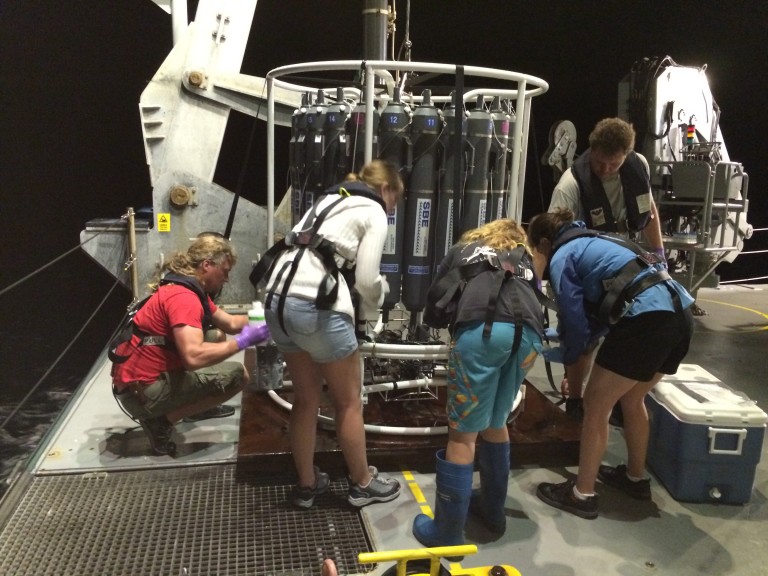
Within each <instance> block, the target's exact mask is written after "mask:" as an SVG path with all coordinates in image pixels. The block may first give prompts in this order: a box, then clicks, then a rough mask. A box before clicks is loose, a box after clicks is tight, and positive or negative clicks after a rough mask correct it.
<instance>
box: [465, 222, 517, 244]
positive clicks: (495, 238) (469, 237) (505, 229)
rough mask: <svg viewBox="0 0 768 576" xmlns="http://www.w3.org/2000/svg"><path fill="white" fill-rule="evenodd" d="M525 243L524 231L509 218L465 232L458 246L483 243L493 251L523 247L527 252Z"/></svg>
mask: <svg viewBox="0 0 768 576" xmlns="http://www.w3.org/2000/svg"><path fill="white" fill-rule="evenodd" d="M525 241H526V236H525V230H523V228H522V227H521V226H520V225H519V224H518V223H517V222H515V221H514V220H511V219H510V218H500V219H498V220H492V221H491V222H488V223H487V224H483V225H482V226H480V227H479V228H474V229H472V230H467V231H466V232H464V234H462V235H461V238H459V243H460V244H469V243H470V242H483V243H485V245H486V246H488V247H489V248H493V249H494V250H512V249H514V248H515V247H517V246H524V247H525V248H526V250H527V249H528V247H527V246H526V243H525Z"/></svg>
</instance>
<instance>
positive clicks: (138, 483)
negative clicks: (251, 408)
mask: <svg viewBox="0 0 768 576" xmlns="http://www.w3.org/2000/svg"><path fill="white" fill-rule="evenodd" d="M267 482H269V485H268V484H267ZM291 488H292V481H291V480H290V479H288V478H274V477H272V478H264V479H258V480H253V481H251V480H249V481H243V480H242V479H236V477H235V466H234V465H211V466H203V467H197V468H166V469H160V470H148V471H130V472H109V473H95V474H85V475H83V474H78V475H75V474H70V475H55V476H37V477H35V478H33V479H32V483H31V486H30V488H29V490H28V491H27V493H26V494H25V495H24V497H23V498H22V499H21V501H20V502H19V504H18V506H17V507H16V510H15V512H14V514H13V516H12V517H11V518H10V519H9V521H8V523H7V524H6V525H5V527H4V528H3V530H2V532H1V533H0V559H1V560H0V572H2V573H4V574H14V575H18V576H22V575H27V574H29V575H32V574H34V575H38V576H39V575H44V574H58V575H60V574H67V575H69V574H71V575H77V576H82V575H88V574H94V575H95V574H98V575H103V576H108V575H112V574H115V575H118V574H119V575H125V574H147V575H150V574H157V575H162V576H176V575H180V574H187V575H189V576H195V575H203V574H215V575H221V576H224V575H227V574H259V575H274V576H278V575H286V576H287V575H299V574H301V575H303V574H319V571H320V570H319V568H320V564H321V563H322V561H323V559H324V558H328V557H330V558H334V559H335V560H336V563H337V565H338V567H339V571H340V573H361V572H367V571H370V570H371V569H372V568H373V567H372V566H370V565H367V566H362V567H361V566H360V565H358V564H357V553H358V552H366V551H371V547H370V544H369V539H368V537H367V534H366V530H365V526H364V523H363V521H362V518H361V515H360V513H359V511H358V510H356V509H354V508H352V507H351V506H350V505H349V504H347V502H346V494H347V490H348V484H347V481H346V480H345V479H340V480H334V481H333V482H332V483H331V488H330V490H329V493H328V494H325V495H323V496H320V497H318V498H317V499H316V501H315V505H314V506H313V507H312V508H311V509H309V510H297V509H295V508H292V507H291V506H290V505H289V501H288V497H289V494H290V490H291Z"/></svg>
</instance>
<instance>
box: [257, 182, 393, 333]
mask: <svg viewBox="0 0 768 576" xmlns="http://www.w3.org/2000/svg"><path fill="white" fill-rule="evenodd" d="M323 194H324V196H325V195H329V194H337V195H338V197H337V198H336V199H335V200H334V201H333V202H331V203H330V204H328V206H326V207H325V208H324V209H323V210H322V212H320V213H319V214H317V215H316V214H315V211H316V208H317V205H318V203H319V199H318V201H317V202H315V204H314V205H313V206H312V208H311V211H310V213H309V216H308V217H307V218H306V222H307V227H306V228H304V229H303V230H299V231H291V232H289V233H288V234H287V235H286V236H285V238H283V239H281V240H279V241H277V242H276V243H275V244H274V245H272V247H271V248H269V250H267V251H266V252H265V253H264V255H263V256H262V257H261V259H260V260H259V261H258V262H257V263H256V265H254V267H253V270H251V274H250V276H249V277H248V278H249V280H250V281H251V284H253V286H254V287H255V288H258V286H259V283H260V282H262V281H264V282H266V281H268V280H269V278H270V277H271V276H272V274H273V273H274V269H275V266H276V264H277V261H278V259H279V257H280V255H281V254H282V253H283V252H285V251H287V250H298V251H299V252H298V254H297V255H296V257H295V258H294V259H293V260H291V261H288V262H285V263H284V264H283V266H282V268H281V269H280V270H279V271H278V272H277V273H278V277H277V280H276V282H275V285H277V284H279V283H280V279H281V278H282V276H283V274H285V273H286V272H287V274H288V276H287V277H286V279H285V282H284V283H283V289H282V291H281V293H280V301H279V303H278V307H277V314H278V320H279V321H280V326H281V327H282V328H283V329H285V326H284V324H283V308H284V307H285V297H286V296H287V295H288V287H289V286H290V284H291V281H292V280H293V277H294V276H295V275H296V272H297V270H298V268H299V262H300V261H301V258H302V257H303V256H304V254H305V253H306V252H307V250H309V251H310V252H312V253H313V254H315V256H317V257H318V258H319V259H320V261H321V262H322V263H323V267H324V268H325V276H324V277H323V279H322V280H321V282H320V286H319V288H318V290H317V297H316V299H315V306H317V308H318V309H320V310H328V309H330V308H331V306H333V303H334V302H336V298H337V297H338V294H339V266H338V265H337V263H336V258H335V256H336V244H334V243H333V242H332V241H330V240H328V239H327V238H325V237H324V236H323V235H322V234H320V233H319V230H320V226H321V225H322V223H323V221H324V220H325V218H326V216H328V213H329V212H330V211H331V209H333V208H334V207H335V206H336V205H337V204H338V203H339V202H341V201H342V200H344V199H345V198H348V197H349V196H363V197H365V198H369V199H370V200H374V201H375V202H376V203H377V204H379V205H380V206H381V208H382V210H384V211H385V212H386V209H387V208H386V205H385V204H384V201H383V200H382V199H381V197H380V196H378V195H377V194H376V193H374V192H373V190H372V189H371V188H370V187H369V186H367V185H366V184H364V183H363V182H359V181H350V182H342V183H341V184H336V185H335V186H332V187H331V188H328V189H327V190H326V191H325V192H324V193H323ZM347 270H349V269H347ZM349 276H350V277H349V278H348V280H349V282H348V285H349V286H350V288H351V286H352V283H353V282H352V277H351V274H350V275H349ZM345 278H346V277H345ZM274 295H275V292H274V291H270V292H269V293H268V294H267V298H266V300H265V302H264V304H265V306H267V307H269V306H270V304H271V302H272V298H273V297H274Z"/></svg>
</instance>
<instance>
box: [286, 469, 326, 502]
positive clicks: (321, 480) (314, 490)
mask: <svg viewBox="0 0 768 576" xmlns="http://www.w3.org/2000/svg"><path fill="white" fill-rule="evenodd" d="M330 485H331V479H330V477H329V476H328V474H326V473H325V472H320V469H319V468H318V467H317V466H315V485H314V486H312V487H311V488H305V487H304V486H299V485H298V484H297V485H296V486H294V488H293V496H292V500H291V501H292V502H293V505H294V506H296V507H297V508H311V507H312V504H314V503H315V496H320V494H325V492H327V491H328V487H329V486H330Z"/></svg>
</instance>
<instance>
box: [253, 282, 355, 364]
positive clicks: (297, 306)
mask: <svg viewBox="0 0 768 576" xmlns="http://www.w3.org/2000/svg"><path fill="white" fill-rule="evenodd" d="M279 300H280V299H279V298H273V299H272V302H271V303H270V306H269V307H268V308H267V309H266V310H265V311H264V318H265V319H266V320H267V324H268V325H269V331H270V333H271V334H272V340H274V341H275V344H277V349H278V350H280V352H281V353H283V354H285V353H289V354H290V353H291V352H302V351H303V352H307V353H308V354H309V355H310V356H311V357H312V360H314V361H315V362H319V363H321V364H327V363H328V362H334V361H336V360H341V359H342V358H346V357H347V356H349V355H350V354H352V353H353V352H354V351H355V350H357V336H356V335H355V326H354V324H353V322H352V319H351V318H350V317H349V316H347V315H346V314H342V313H340V312H336V311H334V310H318V308H317V307H316V306H315V303H314V302H312V301H310V300H304V299H302V298H293V297H290V296H289V297H287V298H286V299H285V308H283V325H284V326H285V330H283V328H282V326H280V321H279V320H278V318H277V306H278V302H279Z"/></svg>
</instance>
